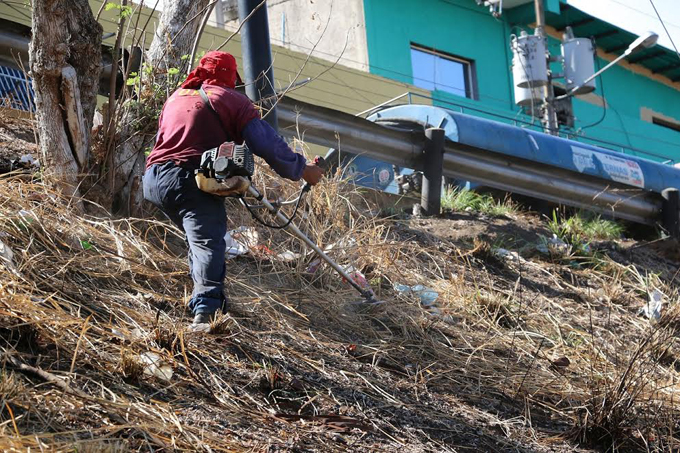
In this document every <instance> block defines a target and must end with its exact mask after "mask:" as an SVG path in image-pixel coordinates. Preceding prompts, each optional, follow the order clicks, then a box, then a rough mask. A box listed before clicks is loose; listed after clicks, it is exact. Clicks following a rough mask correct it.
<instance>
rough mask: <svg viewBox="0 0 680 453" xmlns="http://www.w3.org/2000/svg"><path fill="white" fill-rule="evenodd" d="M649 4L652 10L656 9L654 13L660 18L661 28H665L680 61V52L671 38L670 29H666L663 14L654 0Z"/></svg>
mask: <svg viewBox="0 0 680 453" xmlns="http://www.w3.org/2000/svg"><path fill="white" fill-rule="evenodd" d="M649 3H651V4H652V8H654V12H655V13H656V17H658V18H659V22H661V26H662V27H663V29H664V30H666V35H668V39H670V40H671V44H673V49H675V54H676V55H677V56H678V58H679V59H680V52H678V48H677V47H675V43H674V42H673V38H672V37H671V34H670V33H669V32H668V29H667V28H666V24H665V23H664V22H663V19H662V18H661V14H659V11H658V10H657V9H656V5H655V4H654V0H649Z"/></svg>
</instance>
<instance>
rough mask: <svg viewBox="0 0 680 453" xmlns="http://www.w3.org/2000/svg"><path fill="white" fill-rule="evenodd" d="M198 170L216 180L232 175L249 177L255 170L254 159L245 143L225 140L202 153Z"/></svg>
mask: <svg viewBox="0 0 680 453" xmlns="http://www.w3.org/2000/svg"><path fill="white" fill-rule="evenodd" d="M198 172H200V173H203V175H204V176H205V177H207V178H215V179H217V180H218V181H223V180H225V179H229V178H231V177H232V176H244V177H250V176H253V173H254V172H255V159H254V158H253V153H252V151H250V149H248V147H247V146H246V145H237V144H236V143H234V142H225V143H222V144H221V145H220V146H218V147H217V148H213V149H209V150H208V151H206V152H204V153H203V155H202V156H201V167H200V169H199V170H198Z"/></svg>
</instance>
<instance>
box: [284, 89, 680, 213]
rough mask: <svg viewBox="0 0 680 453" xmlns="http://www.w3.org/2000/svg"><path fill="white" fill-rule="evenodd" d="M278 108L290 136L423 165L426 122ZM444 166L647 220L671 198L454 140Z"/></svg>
mask: <svg viewBox="0 0 680 453" xmlns="http://www.w3.org/2000/svg"><path fill="white" fill-rule="evenodd" d="M277 108H278V115H279V125H280V132H281V133H282V134H284V135H286V136H288V137H292V136H296V135H297V134H298V132H299V133H300V135H301V138H303V139H304V140H305V141H307V142H310V143H314V144H317V145H322V146H328V147H329V148H338V149H340V150H342V151H344V152H349V153H353V154H359V155H365V156H367V157H370V158H373V159H377V160H381V161H384V162H388V163H392V164H395V165H399V166H404V167H410V168H414V169H416V170H419V169H422V168H423V156H424V155H423V152H424V148H425V143H426V139H425V134H424V130H423V128H422V126H420V130H418V129H417V128H415V129H413V130H411V131H404V130H396V129H392V128H388V127H384V126H380V125H378V124H376V123H373V122H371V121H369V120H365V119H363V118H360V117H357V116H354V115H350V114H348V113H343V112H338V111H335V110H331V109H328V108H325V107H319V106H316V105H312V104H308V103H306V102H303V101H298V100H294V99H291V98H283V99H281V101H280V102H279V103H278V106H277ZM442 172H443V175H444V176H448V177H452V178H457V179H463V180H471V181H476V182H480V183H483V184H484V185H487V186H489V187H493V188H496V189H501V190H506V191H509V192H515V193H518V194H523V195H528V196H532V197H535V198H539V199H543V200H547V201H552V202H556V203H562V204H565V205H568V206H574V207H579V208H585V209H589V210H593V211H596V212H599V213H603V214H607V215H610V216H613V217H615V218H620V219H625V220H630V221H634V222H638V223H642V224H648V225H652V224H656V223H658V222H661V221H662V212H663V211H664V208H665V206H666V205H667V204H668V203H666V202H665V201H664V198H663V197H662V196H661V194H659V193H655V192H651V191H645V190H642V189H636V188H635V187H631V186H627V185H624V184H619V183H616V182H613V181H607V180H603V179H600V178H596V177H593V176H589V175H585V174H581V173H576V172H573V171H568V170H564V169H560V168H556V167H553V166H550V165H545V164H540V163H536V162H534V161H531V160H528V159H520V158H514V157H512V156H507V155H504V154H499V153H495V152H492V151H490V150H486V149H479V148H470V147H466V146H464V145H461V144H459V143H454V142H451V141H448V142H447V143H446V144H445V145H444V160H443V168H442ZM679 217H680V216H679V214H678V213H677V212H674V213H672V214H671V216H670V217H669V218H674V219H676V223H677V222H678V220H677V219H678V218H679Z"/></svg>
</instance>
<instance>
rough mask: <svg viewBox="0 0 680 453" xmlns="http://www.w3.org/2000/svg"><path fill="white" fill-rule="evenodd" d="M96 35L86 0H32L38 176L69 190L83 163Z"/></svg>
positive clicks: (97, 54)
mask: <svg viewBox="0 0 680 453" xmlns="http://www.w3.org/2000/svg"><path fill="white" fill-rule="evenodd" d="M101 35H102V28H101V26H100V25H99V24H98V23H97V22H96V21H95V19H94V16H93V15H92V10H91V9H90V5H89V3H88V1H87V0H34V1H33V37H32V39H31V44H30V48H29V58H30V68H31V77H32V78H33V89H34V91H35V104H36V119H37V124H38V136H39V138H40V153H41V160H42V164H43V176H44V177H45V178H46V179H47V180H48V181H49V182H51V183H52V184H53V185H55V186H56V187H57V188H59V189H60V190H62V191H63V192H64V193H65V194H66V195H69V196H77V195H78V182H79V178H78V174H79V172H81V171H82V170H83V168H84V166H85V165H86V163H87V150H88V148H89V140H90V137H89V134H88V133H84V132H85V131H89V130H90V128H91V126H92V117H93V115H94V110H95V108H96V105H97V88H98V85H99V73H100V72H101ZM78 99H79V100H80V108H79V107H78V106H77V104H78ZM79 131H80V133H79Z"/></svg>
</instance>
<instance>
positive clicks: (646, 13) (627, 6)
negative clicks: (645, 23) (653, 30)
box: [609, 0, 680, 28]
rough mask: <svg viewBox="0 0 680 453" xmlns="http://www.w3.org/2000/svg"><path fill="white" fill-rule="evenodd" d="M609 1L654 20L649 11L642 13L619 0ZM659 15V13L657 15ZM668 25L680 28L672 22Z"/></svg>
mask: <svg viewBox="0 0 680 453" xmlns="http://www.w3.org/2000/svg"><path fill="white" fill-rule="evenodd" d="M609 1H610V2H612V3H616V4H617V5H621V6H623V7H624V8H628V9H629V10H631V11H635V12H638V13H640V14H644V15H645V16H647V17H651V18H654V16H653V15H652V14H650V13H648V12H647V11H642V10H640V9H637V8H634V7H632V6H630V5H627V4H625V3H622V2H620V1H618V0H609ZM652 6H654V5H653V4H652ZM654 9H655V10H656V8H654ZM657 14H658V13H657ZM668 24H670V25H671V26H673V27H675V28H680V25H678V24H674V23H672V22H668Z"/></svg>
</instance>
